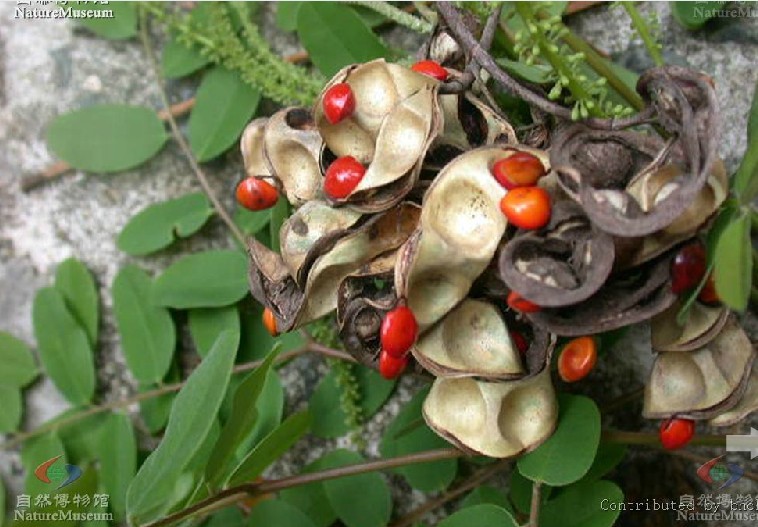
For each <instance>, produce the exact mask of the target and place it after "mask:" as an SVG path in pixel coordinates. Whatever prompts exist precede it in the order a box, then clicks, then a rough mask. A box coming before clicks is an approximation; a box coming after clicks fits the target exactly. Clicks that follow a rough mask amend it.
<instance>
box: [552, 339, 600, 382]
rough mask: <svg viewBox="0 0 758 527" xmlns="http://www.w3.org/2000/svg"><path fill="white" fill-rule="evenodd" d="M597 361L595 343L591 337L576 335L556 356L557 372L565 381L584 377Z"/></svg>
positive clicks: (573, 380)
mask: <svg viewBox="0 0 758 527" xmlns="http://www.w3.org/2000/svg"><path fill="white" fill-rule="evenodd" d="M596 362H597V344H596V343H595V339H593V338H592V337H578V338H575V339H573V340H571V341H569V342H568V344H566V345H565V346H564V347H563V349H562V350H561V354H560V356H559V357H558V374H559V375H560V376H561V379H563V380H564V381H566V382H576V381H579V380H581V379H584V378H585V377H586V376H587V375H589V373H590V372H591V371H592V369H593V368H594V367H595V363H596Z"/></svg>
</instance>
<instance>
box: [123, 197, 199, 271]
mask: <svg viewBox="0 0 758 527" xmlns="http://www.w3.org/2000/svg"><path fill="white" fill-rule="evenodd" d="M212 215H213V207H211V204H210V203H209V202H208V198H206V197H205V194H203V193H202V192H193V193H192V194H187V195H185V196H182V197H180V198H176V199H170V200H168V201H164V202H162V203H156V204H154V205H149V206H148V207H146V208H144V209H142V210H141V211H140V212H138V213H137V214H136V215H135V216H133V217H132V219H130V220H129V223H127V224H126V225H125V226H124V228H123V229H122V230H121V233H120V234H119V235H118V238H117V239H116V245H117V246H118V248H119V249H121V250H122V251H124V252H125V253H126V254H131V255H132V256H142V255H145V254H150V253H153V252H155V251H158V250H160V249H164V248H166V247H168V246H169V245H171V244H172V243H173V242H174V240H175V239H176V238H186V237H188V236H191V235H193V234H195V233H196V232H197V231H198V230H200V228H201V227H202V226H203V225H205V222H206V221H207V220H208V218H210V217H211V216H212Z"/></svg>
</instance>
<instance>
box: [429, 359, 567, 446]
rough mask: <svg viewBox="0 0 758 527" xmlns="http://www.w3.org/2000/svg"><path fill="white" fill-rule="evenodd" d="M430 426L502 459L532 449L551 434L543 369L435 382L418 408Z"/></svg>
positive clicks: (551, 405) (554, 415) (548, 385)
mask: <svg viewBox="0 0 758 527" xmlns="http://www.w3.org/2000/svg"><path fill="white" fill-rule="evenodd" d="M423 413H424V419H425V420H426V422H427V424H428V425H429V427H430V428H431V429H432V430H434V431H435V432H437V433H438V434H439V435H441V436H442V437H444V438H445V439H447V440H448V441H449V442H451V443H452V444H454V445H455V446H457V447H458V448H460V449H461V450H464V451H466V452H469V453H471V454H477V455H485V456H489V457H497V458H506V457H512V456H516V455H518V454H521V453H523V452H528V451H531V450H533V449H535V448H536V447H537V446H539V445H540V444H541V443H542V442H543V441H545V440H546V439H547V438H548V437H550V435H551V434H552V433H553V430H554V429H555V424H556V421H557V419H558V404H557V401H556V398H555V391H554V389H553V384H552V382H551V380H550V372H549V369H548V368H544V369H543V370H542V372H541V373H539V374H538V375H535V376H533V377H528V378H525V379H522V380H517V381H508V382H498V383H491V382H483V381H476V380H474V379H473V378H470V377H466V378H445V377H440V378H438V379H437V380H435V381H434V384H433V385H432V389H431V391H430V392H429V395H428V396H427V398H426V400H425V401H424V406H423Z"/></svg>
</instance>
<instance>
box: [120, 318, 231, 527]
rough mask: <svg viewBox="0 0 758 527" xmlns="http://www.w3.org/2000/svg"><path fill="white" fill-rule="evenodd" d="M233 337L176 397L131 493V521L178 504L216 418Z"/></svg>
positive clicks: (216, 348)
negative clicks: (174, 499) (181, 481)
mask: <svg viewBox="0 0 758 527" xmlns="http://www.w3.org/2000/svg"><path fill="white" fill-rule="evenodd" d="M235 340H236V339H234V337H233V335H228V334H226V333H222V334H221V335H220V336H219V338H218V340H217V341H216V344H215V345H214V346H213V349H212V350H211V351H210V353H209V354H208V356H207V357H206V358H205V360H203V361H202V362H201V363H200V366H198V367H197V369H196V370H195V371H193V372H192V374H191V375H190V376H189V378H188V379H187V383H186V384H185V385H184V388H182V390H181V391H180V392H179V394H178V395H177V396H176V400H175V401H174V406H173V409H172V411H171V415H170V416H169V420H168V426H167V427H166V433H165V434H164V436H163V440H162V441H161V443H160V444H159V445H158V448H157V449H156V450H154V451H153V452H152V453H151V454H150V456H148V458H147V459H146V460H145V462H144V463H143V464H142V466H141V467H140V469H139V472H137V475H136V476H135V477H134V479H132V481H131V483H130V485H129V489H128V490H127V494H126V503H127V515H128V517H129V521H130V523H147V522H149V521H150V520H153V519H155V518H157V517H159V516H160V515H161V514H162V513H164V512H165V511H167V510H168V509H169V508H170V507H171V506H172V505H173V503H171V500H170V499H169V498H170V497H171V496H172V495H173V494H174V485H175V483H176V480H177V479H178V477H179V476H180V475H181V473H182V471H183V470H184V468H185V467H186V466H187V464H188V463H189V462H190V461H191V460H192V458H193V456H194V455H195V454H196V453H197V451H198V450H199V449H200V448H201V447H202V445H203V442H204V441H205V439H206V437H207V435H208V434H209V433H210V431H211V428H212V427H213V425H214V423H215V422H216V414H217V412H218V409H219V407H220V406H221V401H222V400H223V398H224V393H225V392H226V387H227V385H228V384H229V377H230V375H231V372H232V366H233V364H234V356H235V352H236V350H237V349H236V346H235Z"/></svg>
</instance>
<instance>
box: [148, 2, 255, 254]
mask: <svg viewBox="0 0 758 527" xmlns="http://www.w3.org/2000/svg"><path fill="white" fill-rule="evenodd" d="M140 13H141V15H142V24H141V27H140V40H142V46H143V47H144V48H145V53H146V54H147V58H148V60H149V62H150V66H151V67H152V70H153V75H154V76H155V81H156V84H157V85H158V94H159V95H160V98H161V102H162V103H163V107H164V108H165V109H166V110H168V109H169V107H170V106H171V105H170V104H169V102H168V96H167V95H166V91H165V89H164V87H163V79H162V78H161V74H160V69H159V68H158V61H157V59H156V58H155V53H154V52H153V47H152V45H151V44H150V36H149V35H148V33H147V29H148V20H147V17H145V12H144V11H140ZM167 117H168V125H169V127H170V128H171V133H172V134H173V136H174V139H176V142H177V143H178V144H179V148H180V149H181V150H182V152H183V153H184V156H185V157H186V158H187V161H188V162H189V164H190V167H191V168H192V171H193V172H194V173H195V176H197V180H198V181H199V182H200V186H201V187H203V190H204V191H205V194H206V195H207V196H208V199H209V200H210V201H211V203H212V204H213V208H214V209H216V213H218V215H219V217H220V218H221V220H222V221H223V222H224V223H225V224H226V226H227V227H228V228H229V230H230V231H231V233H232V235H233V236H234V237H235V238H236V239H237V241H238V242H239V243H240V244H241V245H242V246H243V247H244V246H245V245H246V240H245V235H244V234H243V233H242V231H241V230H240V228H239V227H237V224H236V223H234V220H232V217H231V216H230V215H229V213H228V212H227V211H226V208H224V205H223V204H222V203H221V202H220V201H219V199H218V198H217V197H216V194H215V193H214V192H213V189H212V188H211V185H210V183H208V178H207V177H206V176H205V173H204V172H203V171H202V169H201V168H200V165H198V163H197V160H196V159H195V156H194V155H193V154H192V150H191V149H190V147H189V145H188V144H187V141H186V140H185V139H184V136H183V135H182V132H181V131H180V130H179V126H178V125H177V124H176V119H174V116H173V115H171V112H168V115H167Z"/></svg>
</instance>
